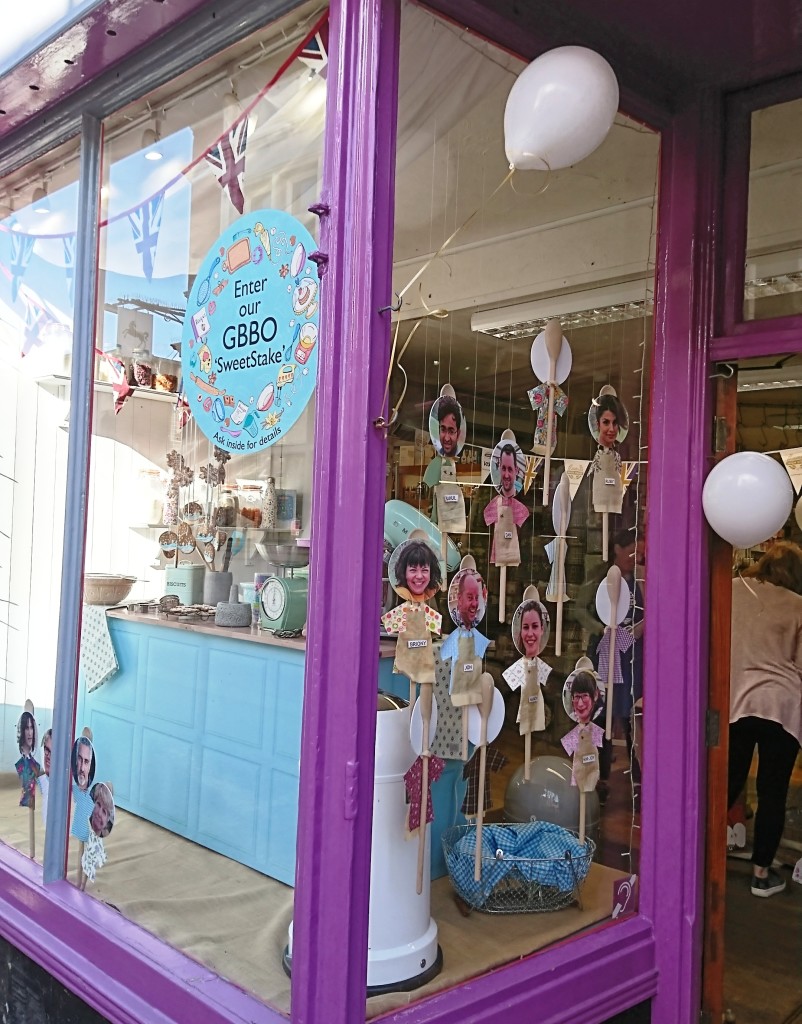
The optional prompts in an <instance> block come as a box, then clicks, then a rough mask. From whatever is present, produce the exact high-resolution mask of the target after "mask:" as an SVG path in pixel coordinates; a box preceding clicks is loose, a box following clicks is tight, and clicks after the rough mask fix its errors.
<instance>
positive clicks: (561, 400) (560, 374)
mask: <svg viewBox="0 0 802 1024" xmlns="http://www.w3.org/2000/svg"><path fill="white" fill-rule="evenodd" d="M530 361H531V363H532V370H533V371H534V374H535V376H536V377H537V379H538V380H540V381H542V383H541V384H540V385H539V386H538V387H536V388H532V390H531V391H529V392H528V395H529V402H530V404H531V406H532V408H533V409H534V410H535V412H536V413H537V417H536V421H535V437H534V442H533V444H532V451H533V452H535V453H536V454H537V455H543V456H544V458H545V461H544V464H543V504H544V505H548V503H549V481H550V473H551V455H552V452H553V451H554V449H555V448H556V447H557V431H556V423H555V420H556V418H557V416H562V415H563V414H564V413H565V410H566V409H567V407H568V396H567V395H566V394H565V392H564V391H562V390H561V389H560V388H559V387H558V385H559V384H562V383H563V382H564V381H565V380H566V378H567V377H568V374H569V373H570V372H571V364H572V362H573V356H572V355H571V346H570V345H569V344H568V339H567V338H565V337H564V336H563V332H562V327H561V326H560V321H559V320H549V321H548V323H547V324H546V326H545V328H544V329H543V330H542V331H541V332H540V334H538V336H537V337H536V338H535V340H534V341H533V342H532V350H531V355H530ZM544 405H545V407H546V409H545V414H544V409H543V407H544Z"/></svg>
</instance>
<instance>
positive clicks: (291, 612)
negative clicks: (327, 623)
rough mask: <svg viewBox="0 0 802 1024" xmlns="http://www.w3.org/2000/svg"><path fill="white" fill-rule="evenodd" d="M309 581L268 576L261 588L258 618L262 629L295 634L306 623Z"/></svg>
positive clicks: (302, 578) (303, 578)
mask: <svg viewBox="0 0 802 1024" xmlns="http://www.w3.org/2000/svg"><path fill="white" fill-rule="evenodd" d="M308 593H309V580H308V579H307V577H305V576H296V577H294V578H293V577H282V576H268V577H267V579H266V580H265V583H264V586H263V587H262V593H261V599H260V612H259V618H260V621H261V625H262V629H270V630H272V631H274V632H284V631H286V632H296V631H299V630H301V629H303V627H304V624H305V623H306V602H307V596H308Z"/></svg>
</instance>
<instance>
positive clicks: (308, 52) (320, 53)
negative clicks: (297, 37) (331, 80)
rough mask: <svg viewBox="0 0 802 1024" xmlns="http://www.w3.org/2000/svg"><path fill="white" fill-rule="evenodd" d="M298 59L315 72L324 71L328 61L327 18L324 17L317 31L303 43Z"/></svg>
mask: <svg viewBox="0 0 802 1024" xmlns="http://www.w3.org/2000/svg"><path fill="white" fill-rule="evenodd" d="M298 60H301V61H303V63H304V64H306V66H307V67H310V68H311V69H312V70H313V71H315V72H316V73H317V74H321V73H322V72H323V71H324V69H325V67H326V65H327V64H328V62H329V19H328V18H326V20H325V21H324V22H323V24H322V25H321V26H320V28H319V29H318V31H317V32H315V33H314V35H312V36H310V38H309V39H307V41H306V42H305V43H304V48H303V49H302V50H301V52H300V53H299V54H298ZM324 77H325V76H324Z"/></svg>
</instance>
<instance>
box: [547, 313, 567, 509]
mask: <svg viewBox="0 0 802 1024" xmlns="http://www.w3.org/2000/svg"><path fill="white" fill-rule="evenodd" d="M543 334H544V336H545V338H544V340H545V342H546V351H547V352H548V354H549V379H548V381H547V387H548V389H549V404H548V412H547V413H546V454H545V459H544V461H543V504H544V505H548V503H549V483H550V475H551V442H552V440H553V433H554V430H553V427H552V422H551V420H552V417H553V415H554V388H555V386H556V383H557V381H556V377H557V360H558V359H559V358H560V350H561V349H562V344H563V331H562V326H561V325H560V321H559V320H549V322H548V323H547V324H546V327H545V329H544V331H543Z"/></svg>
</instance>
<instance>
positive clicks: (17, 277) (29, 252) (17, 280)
mask: <svg viewBox="0 0 802 1024" xmlns="http://www.w3.org/2000/svg"><path fill="white" fill-rule="evenodd" d="M10 234H11V299H12V301H13V302H16V301H17V297H18V295H19V290H20V285H21V284H22V278H23V277H24V276H25V271H26V270H27V269H28V265H29V264H30V262H31V257H32V256H33V250H34V248H35V247H36V235H27V234H25V233H24V232H22V231H14V230H13V225H12V231H11V232H10Z"/></svg>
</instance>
